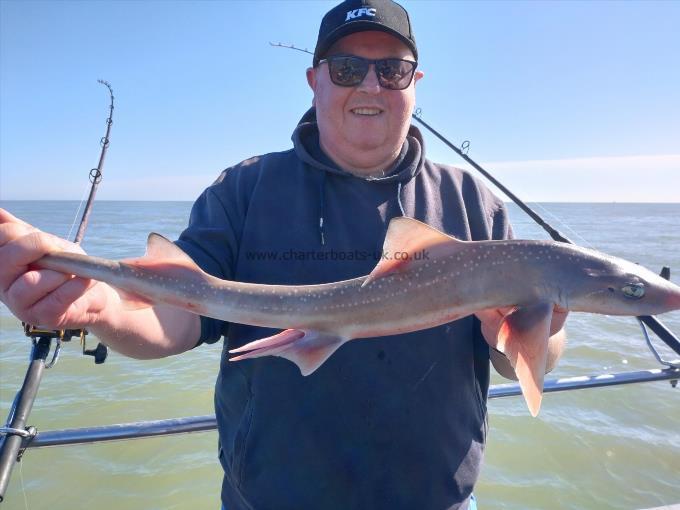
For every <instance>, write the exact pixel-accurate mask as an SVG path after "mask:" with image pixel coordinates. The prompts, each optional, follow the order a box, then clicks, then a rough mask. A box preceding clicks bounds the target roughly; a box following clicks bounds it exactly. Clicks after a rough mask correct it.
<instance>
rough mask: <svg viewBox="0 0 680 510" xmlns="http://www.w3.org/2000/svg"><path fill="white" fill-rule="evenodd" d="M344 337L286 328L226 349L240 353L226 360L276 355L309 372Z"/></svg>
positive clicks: (336, 346) (317, 365) (344, 339)
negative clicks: (271, 334) (235, 347)
mask: <svg viewBox="0 0 680 510" xmlns="http://www.w3.org/2000/svg"><path fill="white" fill-rule="evenodd" d="M347 340H348V339H347V338H342V337H340V336H337V335H333V334H330V333H324V332H321V331H314V330H300V329H286V330H284V331H281V332H280V333H277V334H276V335H273V336H270V337H267V338H263V339H261V340H255V341H254V342H250V343H249V344H246V345H244V346H242V347H239V348H238V349H232V350H231V351H229V353H230V354H238V353H243V354H239V355H238V356H236V357H234V358H231V359H230V360H229V361H239V360H242V359H249V358H259V357H262V356H279V357H281V358H286V359H288V360H290V361H292V362H293V363H295V364H296V365H297V366H298V367H299V368H300V372H301V373H302V375H309V374H311V373H312V372H314V371H315V370H316V369H317V368H319V367H320V366H321V365H322V364H323V363H324V361H326V360H327V359H328V358H329V357H330V356H331V354H333V353H334V352H335V351H336V350H337V349H338V347H340V346H341V345H342V344H344V343H345V342H346V341H347Z"/></svg>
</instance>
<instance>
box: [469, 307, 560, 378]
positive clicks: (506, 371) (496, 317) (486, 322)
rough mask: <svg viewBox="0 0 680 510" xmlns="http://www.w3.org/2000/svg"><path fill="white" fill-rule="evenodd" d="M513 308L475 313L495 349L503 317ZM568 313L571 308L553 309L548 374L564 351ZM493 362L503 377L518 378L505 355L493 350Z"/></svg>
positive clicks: (485, 336)
mask: <svg viewBox="0 0 680 510" xmlns="http://www.w3.org/2000/svg"><path fill="white" fill-rule="evenodd" d="M513 310H514V308H513V307H507V308H495V309H489V310H481V311H479V312H477V313H476V314H475V316H476V317H477V318H478V319H479V320H480V322H481V323H482V334H483V335H484V339H485V340H486V342H487V343H488V344H489V345H490V346H491V347H493V349H496V345H497V344H498V331H499V330H500V328H501V324H502V321H503V318H504V317H505V316H506V315H507V314H509V313H510V312H512V311H513ZM568 314H569V310H565V309H564V308H560V307H558V306H555V308H554V309H553V315H552V321H551V323H550V338H549V339H548V360H547V363H546V371H545V373H546V374H547V373H548V372H550V371H552V370H553V369H554V368H555V366H556V365H557V362H558V361H559V359H560V357H561V356H562V352H563V351H564V346H565V344H566V334H565V332H564V329H563V328H564V323H565V321H566V320H567V315H568ZM491 362H492V363H493V366H494V368H495V369H496V371H497V372H498V373H499V374H501V375H502V376H503V377H505V378H507V379H514V380H517V376H516V375H515V370H514V368H513V367H512V366H511V365H510V362H509V360H508V359H507V358H506V357H505V356H503V355H502V354H500V353H498V352H497V351H494V350H492V351H491Z"/></svg>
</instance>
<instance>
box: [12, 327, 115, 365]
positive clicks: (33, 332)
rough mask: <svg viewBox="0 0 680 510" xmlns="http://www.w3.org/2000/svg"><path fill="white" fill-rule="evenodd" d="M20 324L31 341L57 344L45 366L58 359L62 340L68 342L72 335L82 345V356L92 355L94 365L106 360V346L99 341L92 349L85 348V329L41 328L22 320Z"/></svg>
mask: <svg viewBox="0 0 680 510" xmlns="http://www.w3.org/2000/svg"><path fill="white" fill-rule="evenodd" d="M21 325H22V326H23V328H24V333H25V334H26V336H27V337H29V338H31V339H32V340H33V343H34V344H35V343H37V342H38V341H43V342H45V341H47V342H49V341H51V340H56V341H57V346H56V347H55V349H54V354H53V356H52V360H51V361H50V362H49V363H48V364H47V365H45V368H52V367H53V366H54V364H55V363H56V362H57V360H58V359H59V353H60V351H61V343H62V342H70V341H71V340H72V339H73V338H74V337H77V338H79V339H80V345H81V346H82V350H83V355H84V356H92V357H93V358H94V362H95V364H96V365H101V364H102V363H104V361H106V357H107V356H108V354H109V350H108V347H106V346H105V345H104V344H102V343H101V342H98V343H97V347H95V348H94V349H87V345H86V340H85V337H86V336H87V330H86V329H43V328H40V327H37V326H33V325H31V324H27V323H25V322H22V323H21Z"/></svg>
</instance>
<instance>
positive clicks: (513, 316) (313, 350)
mask: <svg viewBox="0 0 680 510" xmlns="http://www.w3.org/2000/svg"><path fill="white" fill-rule="evenodd" d="M383 253H384V254H385V256H384V257H383V258H382V259H381V260H380V262H379V263H378V264H377V265H376V267H375V268H374V269H373V271H372V272H371V273H370V274H369V275H367V276H362V277H359V278H354V279H351V280H344V281H338V282H334V283H324V284H319V285H264V284H255V283H243V282H236V281H227V280H220V279H218V278H215V277H213V276H210V275H208V274H207V273H205V272H203V271H202V270H201V269H200V268H199V267H198V266H197V265H196V264H195V263H194V262H193V261H192V260H191V259H190V258H189V256H188V255H186V254H185V253H184V252H183V251H182V250H181V249H180V248H178V247H177V246H176V245H175V244H173V243H171V242H170V241H168V240H167V239H165V238H163V237H162V236H160V235H158V234H151V235H150V236H149V241H148V245H147V253H146V255H145V256H144V257H142V258H139V259H133V260H125V261H120V262H116V261H111V260H106V259H101V258H97V257H91V256H87V255H82V254H74V253H65V252H59V253H53V254H50V255H46V256H45V257H43V258H42V259H40V260H39V261H38V262H37V263H36V265H37V266H39V267H42V268H46V269H53V270H56V271H61V272H63V273H67V274H73V275H76V276H79V277H82V278H92V279H95V280H99V281H103V282H106V283H108V284H110V285H111V286H113V287H114V288H116V289H118V290H119V292H120V293H121V296H122V298H123V300H127V302H128V303H129V305H130V307H135V306H150V305H153V304H167V305H172V306H176V307H179V308H182V309H185V310H189V311H191V312H195V313H197V314H201V315H205V316H209V317H214V318H217V319H221V320H224V321H229V322H236V323H242V324H250V325H254V326H263V327H269V328H278V329H282V330H283V331H281V332H280V333H278V334H275V335H273V336H271V337H268V338H264V339H261V340H257V341H254V342H251V343H249V344H247V345H244V346H242V347H239V348H237V349H233V350H232V351H230V352H231V353H233V354H237V356H236V357H234V358H232V361H236V360H242V359H247V358H256V357H260V356H280V357H283V358H287V359H289V360H290V361H292V362H294V363H295V364H297V366H298V367H299V368H300V371H301V373H302V374H303V375H308V374H311V373H312V372H314V371H315V370H316V369H317V368H318V367H319V366H320V365H322V364H323V363H324V361H325V360H326V359H328V358H329V357H330V356H331V355H332V354H333V352H335V350H336V349H338V348H339V347H340V346H341V345H342V344H344V343H345V342H347V341H348V340H352V339H358V338H369V337H377V336H386V335H395V334H399V333H407V332H412V331H417V330H421V329H426V328H430V327H434V326H438V325H441V324H444V323H447V322H450V321H453V320H456V319H459V318H462V317H465V316H467V315H470V314H473V313H475V312H478V311H480V310H485V309H496V308H505V307H511V309H512V311H511V312H509V313H508V314H507V315H506V316H505V317H504V318H503V319H502V323H501V327H500V330H499V333H498V339H497V340H498V343H497V348H498V349H499V350H500V351H501V352H503V353H504V354H505V355H506V356H507V357H508V359H509V360H510V362H511V364H512V365H513V367H514V368H515V372H516V374H517V376H518V379H519V382H520V386H521V388H522V392H523V394H524V397H525V399H526V401H527V404H528V406H529V410H530V411H531V413H532V415H534V416H535V415H536V414H537V413H538V410H539V408H540V404H541V398H542V389H543V377H544V373H545V366H546V357H547V345H548V337H549V332H550V322H551V319H552V314H553V310H554V308H555V307H556V306H557V307H559V308H562V309H568V310H572V311H577V312H591V313H598V314H608V315H656V314H660V313H664V312H668V311H671V310H678V309H680V287H678V286H677V285H675V284H673V283H671V282H670V281H667V280H665V279H663V278H661V277H660V276H658V275H656V274H654V273H653V272H651V271H649V270H647V269H645V268H643V267H641V266H639V265H636V264H633V263H631V262H628V261H626V260H623V259H620V258H615V257H611V256H608V255H605V254H602V253H599V252H597V251H594V250H590V249H585V248H580V247H577V246H574V245H569V244H565V243H559V242H553V241H533V240H504V241H460V240H458V239H455V238H454V237H451V236H448V235H446V234H444V233H442V232H440V231H438V230H436V229H434V228H432V227H429V226H428V225H426V224H424V223H421V222H419V221H417V220H413V219H410V218H396V219H393V220H392V221H391V222H390V224H389V227H388V230H387V235H386V238H385V242H384V249H383ZM397 254H400V256H399V257H397V256H396V255H397ZM416 254H420V256H419V257H416V256H415V255H416Z"/></svg>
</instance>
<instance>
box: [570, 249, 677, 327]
mask: <svg viewBox="0 0 680 510" xmlns="http://www.w3.org/2000/svg"><path fill="white" fill-rule="evenodd" d="M584 276H585V278H583V279H582V283H581V285H579V287H580V289H579V291H578V292H576V293H575V295H574V296H572V297H571V299H570V306H569V308H570V309H572V310H577V311H584V312H591V313H601V314H605V315H658V314H661V313H665V312H670V311H673V310H680V287H679V286H678V285H676V284H674V283H673V282H671V281H669V280H666V279H664V278H662V277H661V276H659V275H657V274H655V273H653V272H652V271H650V270H648V269H646V268H644V267H643V266H640V265H637V264H633V263H632V262H629V261H627V260H623V259H617V258H614V257H608V259H607V260H604V261H600V263H599V264H597V265H596V266H595V267H592V266H591V267H589V268H587V269H586V270H585V274H584Z"/></svg>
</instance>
